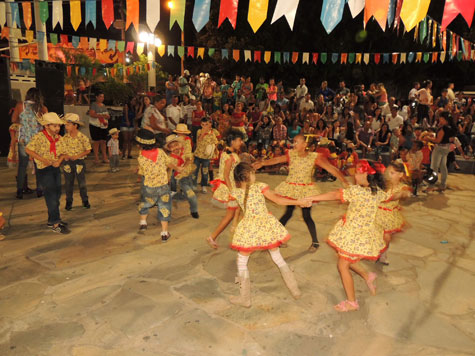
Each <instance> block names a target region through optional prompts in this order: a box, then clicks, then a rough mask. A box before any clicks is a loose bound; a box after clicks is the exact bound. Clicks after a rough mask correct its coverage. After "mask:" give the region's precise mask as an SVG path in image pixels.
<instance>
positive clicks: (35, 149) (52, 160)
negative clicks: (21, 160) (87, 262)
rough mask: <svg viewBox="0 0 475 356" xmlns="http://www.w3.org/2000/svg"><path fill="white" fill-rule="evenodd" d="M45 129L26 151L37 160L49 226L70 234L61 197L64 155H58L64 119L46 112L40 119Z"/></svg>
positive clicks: (27, 146) (54, 229) (55, 230)
mask: <svg viewBox="0 0 475 356" xmlns="http://www.w3.org/2000/svg"><path fill="white" fill-rule="evenodd" d="M38 121H39V122H40V124H41V125H42V126H43V130H42V131H40V132H38V133H37V134H36V135H34V136H33V138H32V139H31V141H30V142H29V143H28V145H26V153H27V154H28V155H29V156H30V157H32V158H33V159H34V160H35V163H36V167H37V179H38V183H39V185H40V186H41V187H43V193H44V197H45V202H46V206H47V208H48V226H49V227H50V228H51V229H52V230H53V232H56V233H61V234H69V232H70V231H69V229H68V228H67V226H66V225H67V224H66V223H64V222H63V221H61V215H60V213H59V199H60V198H61V171H60V169H59V166H60V165H61V161H62V160H63V158H62V157H60V156H59V155H58V152H57V150H56V144H57V143H58V141H59V139H60V137H61V136H60V135H59V130H60V129H61V125H63V124H64V121H63V120H61V119H60V118H59V116H58V114H56V113H54V112H50V113H46V114H44V115H43V116H42V117H41V119H39V120H38Z"/></svg>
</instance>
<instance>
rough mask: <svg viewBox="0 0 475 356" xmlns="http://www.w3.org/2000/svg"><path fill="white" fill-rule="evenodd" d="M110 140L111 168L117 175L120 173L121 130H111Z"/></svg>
mask: <svg viewBox="0 0 475 356" xmlns="http://www.w3.org/2000/svg"><path fill="white" fill-rule="evenodd" d="M109 135H110V137H111V138H110V140H109V141H107V150H108V151H109V162H110V167H111V172H112V173H115V172H118V171H119V157H120V149H119V130H117V128H115V127H114V128H113V129H110V130H109Z"/></svg>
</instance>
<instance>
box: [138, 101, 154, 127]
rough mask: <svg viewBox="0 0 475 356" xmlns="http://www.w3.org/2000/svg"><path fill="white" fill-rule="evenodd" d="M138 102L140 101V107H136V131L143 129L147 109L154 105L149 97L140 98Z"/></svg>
mask: <svg viewBox="0 0 475 356" xmlns="http://www.w3.org/2000/svg"><path fill="white" fill-rule="evenodd" d="M137 101H138V105H137V106H136V107H135V122H134V127H135V131H137V130H138V129H139V127H142V119H143V115H144V113H145V110H147V108H148V107H149V106H150V104H151V103H152V101H151V100H150V98H149V97H148V96H144V97H138V98H137Z"/></svg>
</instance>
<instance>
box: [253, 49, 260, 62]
mask: <svg viewBox="0 0 475 356" xmlns="http://www.w3.org/2000/svg"><path fill="white" fill-rule="evenodd" d="M254 62H257V63H261V51H254Z"/></svg>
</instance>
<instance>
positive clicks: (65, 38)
mask: <svg viewBox="0 0 475 356" xmlns="http://www.w3.org/2000/svg"><path fill="white" fill-rule="evenodd" d="M59 37H60V38H61V43H62V44H64V45H67V44H68V43H69V39H68V35H60V36H59Z"/></svg>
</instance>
